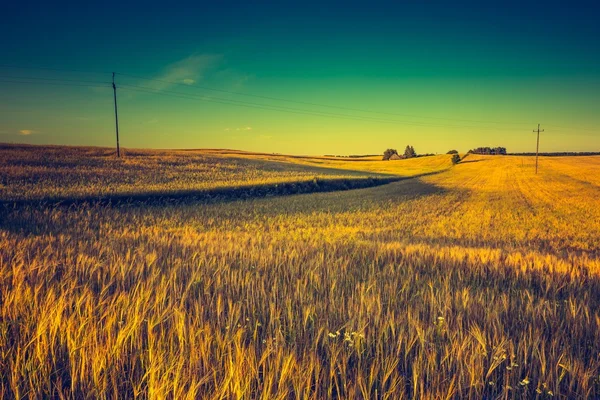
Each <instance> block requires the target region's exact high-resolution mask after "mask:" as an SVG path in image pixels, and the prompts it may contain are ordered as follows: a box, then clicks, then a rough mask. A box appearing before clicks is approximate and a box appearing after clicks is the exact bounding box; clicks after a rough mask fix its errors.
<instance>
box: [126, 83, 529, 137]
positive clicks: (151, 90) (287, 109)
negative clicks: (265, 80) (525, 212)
mask: <svg viewBox="0 0 600 400" xmlns="http://www.w3.org/2000/svg"><path fill="white" fill-rule="evenodd" d="M120 87H122V88H125V89H129V90H137V91H140V92H145V93H151V94H162V95H170V96H172V97H179V98H184V99H189V100H199V101H207V102H214V103H220V104H227V105H236V106H240V107H249V108H258V109H264V110H271V111H280V112H288V113H293V114H303V115H313V116H320V117H333V118H341V119H351V120H359V121H370V122H385V123H394V124H403V125H410V126H421V127H445V128H463V129H464V128H470V129H477V128H479V127H477V126H466V125H462V126H460V125H447V124H439V123H433V124H428V123H424V122H415V121H402V120H393V119H383V118H377V117H369V116H362V115H348V114H339V113H331V112H327V111H314V110H307V109H299V108H292V107H286V106H278V105H270V104H260V103H252V102H247V101H241V100H232V99H224V98H219V97H216V98H215V97H211V98H203V97H199V96H198V95H192V94H189V93H182V92H174V91H169V90H160V89H154V88H149V87H145V86H137V85H127V84H122V85H120ZM496 129H500V130H515V131H517V130H518V131H521V129H518V128H496Z"/></svg>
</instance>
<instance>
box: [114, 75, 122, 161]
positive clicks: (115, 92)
mask: <svg viewBox="0 0 600 400" xmlns="http://www.w3.org/2000/svg"><path fill="white" fill-rule="evenodd" d="M112 74H113V75H112V78H113V80H112V85H113V94H114V98H115V128H116V131H117V157H119V158H120V157H121V149H120V147H119V114H118V113H117V86H116V85H115V73H114V72H113V73H112Z"/></svg>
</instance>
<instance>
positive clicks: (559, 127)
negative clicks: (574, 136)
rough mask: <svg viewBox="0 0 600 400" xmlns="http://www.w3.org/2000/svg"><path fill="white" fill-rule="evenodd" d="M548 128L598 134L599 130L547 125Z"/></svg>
mask: <svg viewBox="0 0 600 400" xmlns="http://www.w3.org/2000/svg"><path fill="white" fill-rule="evenodd" d="M546 126H549V127H551V128H558V129H566V130H569V131H570V130H578V131H590V132H598V129H592V128H581V127H576V128H575V127H571V128H567V127H564V126H557V125H548V124H546Z"/></svg>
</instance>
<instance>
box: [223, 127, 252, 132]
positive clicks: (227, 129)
mask: <svg viewBox="0 0 600 400" xmlns="http://www.w3.org/2000/svg"><path fill="white" fill-rule="evenodd" d="M223 130H224V131H225V132H229V131H238V132H239V131H251V130H252V127H251V126H243V127H241V128H225V129H223Z"/></svg>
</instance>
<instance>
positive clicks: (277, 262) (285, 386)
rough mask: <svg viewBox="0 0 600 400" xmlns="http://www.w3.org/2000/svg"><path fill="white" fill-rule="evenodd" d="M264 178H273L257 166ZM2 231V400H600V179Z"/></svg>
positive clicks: (209, 208)
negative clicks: (57, 399) (132, 399)
mask: <svg viewBox="0 0 600 400" xmlns="http://www.w3.org/2000/svg"><path fill="white" fill-rule="evenodd" d="M257 157H258V156H257ZM581 160H582V159H579V158H560V159H559V158H556V159H554V158H553V159H551V160H549V159H542V161H541V170H540V174H539V175H538V176H535V175H533V169H532V165H533V164H532V162H533V158H530V157H484V156H469V157H468V158H467V159H466V160H465V161H475V162H465V163H463V164H459V165H457V166H456V167H454V168H451V169H449V170H447V171H446V172H443V173H440V174H437V175H431V176H427V177H422V178H418V179H411V180H406V181H401V182H397V183H392V184H389V185H385V186H380V187H376V188H369V189H362V190H355V191H347V192H335V193H319V194H310V195H299V196H289V197H279V198H270V199H258V200H250V201H241V202H233V203H224V204H211V205H198V204H195V205H186V206H181V205H180V206H176V205H167V204H164V205H160V204H155V205H152V206H147V207H142V206H139V205H138V206H129V207H100V206H90V205H81V206H78V207H70V208H66V207H55V208H35V207H33V206H29V207H22V208H17V209H8V208H7V209H5V210H4V211H3V213H2V215H1V217H2V219H1V220H0V221H1V222H0V228H1V230H0V304H1V305H0V352H1V353H2V357H0V360H1V361H0V363H1V364H0V391H1V392H2V394H3V396H4V397H5V398H13V397H16V398H20V397H31V398H43V397H65V398H98V397H99V398H124V397H142V398H148V397H149V398H177V399H179V398H209V399H219V398H264V399H267V398H268V399H272V398H281V399H283V398H315V399H316V398H327V397H332V398H336V397H338V398H340V397H341V398H389V399H397V398H431V399H433V398H473V399H480V398H523V397H527V398H536V397H537V398H550V397H557V398H595V397H598V396H600V383H599V381H598V378H599V373H600V360H599V353H600V314H599V311H598V310H599V306H600V276H599V273H600V260H599V257H600V250H599V249H600V222H599V221H600V215H599V214H600V200H599V199H600V196H599V194H600V188H599V187H598V186H597V185H596V184H595V181H594V179H595V178H594V177H593V176H592V175H591V174H590V173H589V171H593V170H595V169H597V168H598V166H599V165H600V158H595V157H590V158H587V162H582V161H581Z"/></svg>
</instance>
